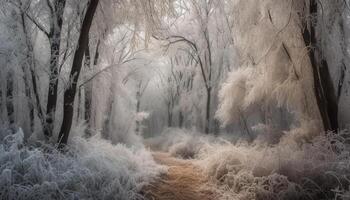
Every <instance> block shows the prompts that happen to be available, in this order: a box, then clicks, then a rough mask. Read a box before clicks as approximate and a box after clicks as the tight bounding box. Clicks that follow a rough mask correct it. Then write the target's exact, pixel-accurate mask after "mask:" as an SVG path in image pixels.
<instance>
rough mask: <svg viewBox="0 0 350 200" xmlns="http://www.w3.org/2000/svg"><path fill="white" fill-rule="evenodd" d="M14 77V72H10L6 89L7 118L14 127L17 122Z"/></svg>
mask: <svg viewBox="0 0 350 200" xmlns="http://www.w3.org/2000/svg"><path fill="white" fill-rule="evenodd" d="M13 79H14V75H13V73H12V71H10V72H8V77H7V87H6V107H7V117H8V121H9V123H10V125H12V124H13V123H14V122H15V118H14V117H15V116H14V112H15V108H14V105H13V89H14V87H13V81H14V80H13Z"/></svg>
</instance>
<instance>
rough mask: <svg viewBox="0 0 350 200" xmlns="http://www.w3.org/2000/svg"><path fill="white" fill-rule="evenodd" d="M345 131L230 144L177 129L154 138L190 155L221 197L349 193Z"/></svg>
mask: <svg viewBox="0 0 350 200" xmlns="http://www.w3.org/2000/svg"><path fill="white" fill-rule="evenodd" d="M349 137H350V135H349V134H348V133H347V132H341V133H339V134H332V133H329V134H328V135H321V136H317V137H314V138H313V139H312V140H310V141H309V142H304V143H300V142H298V140H294V139H295V138H293V137H285V138H283V139H282V140H281V142H280V143H278V144H276V145H267V144H266V143H261V142H260V141H255V142H254V143H253V144H247V143H245V142H242V143H239V142H238V143H235V144H233V143H231V142H229V141H228V140H223V139H220V138H213V137H208V136H205V135H197V134H193V133H188V132H187V133H186V131H177V133H176V134H165V135H162V136H161V137H160V138H161V139H159V138H158V141H162V142H161V143H162V144H163V145H164V146H163V150H167V151H169V152H170V153H172V154H173V155H175V156H178V157H184V158H186V156H183V155H191V157H192V158H195V159H194V161H193V162H194V163H196V164H198V166H200V167H201V168H202V169H203V171H204V174H206V175H207V176H208V179H209V180H210V182H211V184H213V185H214V186H213V188H215V189H217V192H218V193H219V194H221V198H222V199H333V198H336V197H337V198H341V199H348V198H350V196H349V183H350V181H349V177H350V146H349V140H348V138H349ZM167 138H168V139H167ZM156 141H157V139H154V140H153V142H154V143H156ZM174 141H177V143H174ZM166 146H167V148H166Z"/></svg>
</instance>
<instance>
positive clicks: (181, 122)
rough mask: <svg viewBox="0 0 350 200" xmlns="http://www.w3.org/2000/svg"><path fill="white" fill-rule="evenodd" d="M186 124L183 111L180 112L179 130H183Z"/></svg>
mask: <svg viewBox="0 0 350 200" xmlns="http://www.w3.org/2000/svg"><path fill="white" fill-rule="evenodd" d="M183 124H184V115H183V113H182V111H181V110H180V111H179V128H182V127H183Z"/></svg>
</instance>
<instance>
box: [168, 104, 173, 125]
mask: <svg viewBox="0 0 350 200" xmlns="http://www.w3.org/2000/svg"><path fill="white" fill-rule="evenodd" d="M172 126H173V106H172V103H171V102H170V101H169V102H168V127H172Z"/></svg>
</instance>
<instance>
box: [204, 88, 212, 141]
mask: <svg viewBox="0 0 350 200" xmlns="http://www.w3.org/2000/svg"><path fill="white" fill-rule="evenodd" d="M210 104H211V88H208V89H207V106H206V111H205V133H206V134H209V131H210Z"/></svg>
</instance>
